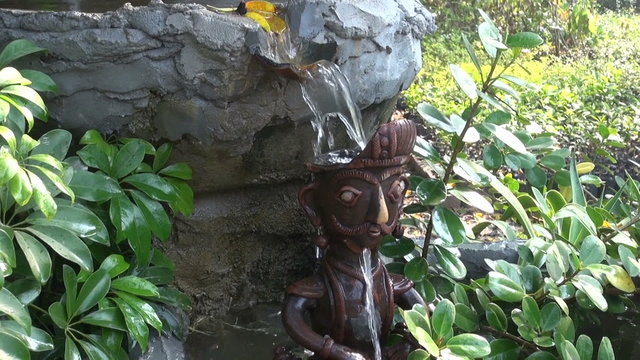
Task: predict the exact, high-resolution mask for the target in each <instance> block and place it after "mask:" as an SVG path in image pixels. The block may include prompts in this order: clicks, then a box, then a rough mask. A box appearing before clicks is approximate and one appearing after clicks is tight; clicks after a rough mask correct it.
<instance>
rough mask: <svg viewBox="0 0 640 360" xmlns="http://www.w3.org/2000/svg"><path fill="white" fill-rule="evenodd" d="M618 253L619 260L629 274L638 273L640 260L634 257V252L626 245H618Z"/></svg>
mask: <svg viewBox="0 0 640 360" xmlns="http://www.w3.org/2000/svg"><path fill="white" fill-rule="evenodd" d="M618 254H619V255H620V260H621V261H622V264H623V265H624V268H625V269H627V272H628V273H629V275H631V276H634V277H635V276H638V275H640V262H639V261H638V259H636V256H635V254H634V253H633V252H632V251H631V250H629V248H628V247H626V246H618Z"/></svg>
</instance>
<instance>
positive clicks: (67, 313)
mask: <svg viewBox="0 0 640 360" xmlns="http://www.w3.org/2000/svg"><path fill="white" fill-rule="evenodd" d="M41 52H44V49H42V48H39V47H37V46H35V45H34V44H33V43H31V42H29V41H26V40H16V41H13V42H11V43H10V44H8V45H7V46H6V47H5V48H4V50H3V51H2V52H1V53H0V67H3V68H2V70H0V274H1V275H2V276H0V354H2V358H3V359H20V360H24V359H30V358H31V357H32V355H34V354H37V356H34V357H37V358H47V359H56V358H64V359H80V358H89V359H127V358H128V356H127V353H128V351H129V350H130V349H132V348H133V347H134V346H135V345H136V344H139V346H140V347H141V348H142V349H143V350H145V349H146V348H147V344H148V338H149V334H150V328H154V329H155V330H156V331H158V332H173V333H174V334H176V335H177V336H180V337H184V336H185V335H186V329H183V328H182V327H181V326H182V325H181V323H180V321H178V319H176V318H175V316H174V315H173V313H172V312H171V311H169V309H168V308H166V307H165V306H164V305H169V306H175V307H180V308H182V309H184V310H186V311H188V310H189V308H190V302H189V299H188V297H187V296H185V295H184V294H183V293H181V292H180V291H178V290H176V289H174V288H172V287H170V286H169V284H170V283H171V282H172V281H173V272H174V268H175V266H174V264H173V263H172V262H171V260H170V259H168V258H167V257H166V256H165V255H164V254H163V253H162V252H161V251H160V250H158V249H157V248H154V247H153V246H152V239H153V238H157V239H159V240H160V241H165V240H167V239H168V238H169V235H170V232H171V222H170V218H169V215H168V211H167V210H168V209H171V210H172V211H173V213H181V214H184V215H188V214H189V213H190V212H191V211H192V206H193V193H192V191H191V188H190V187H189V186H188V185H187V183H186V180H189V179H190V178H191V169H190V168H189V166H187V165H186V164H184V163H177V164H171V165H167V160H168V158H169V156H170V152H171V146H170V145H168V144H165V145H162V146H160V147H159V148H157V149H156V148H155V147H154V146H152V145H151V144H150V143H148V142H147V141H144V140H141V139H114V140H111V141H106V140H105V139H104V138H103V137H102V136H101V135H100V134H99V133H97V132H96V131H89V132H87V133H86V134H85V135H84V136H83V137H82V139H81V141H80V142H81V144H84V145H85V146H84V147H83V148H82V149H81V150H80V151H78V153H77V156H71V157H67V152H68V150H69V147H70V145H71V142H72V136H71V134H70V133H69V132H68V131H66V130H62V129H56V130H52V131H49V132H47V133H45V134H44V135H42V136H41V137H40V138H39V139H37V140H36V139H33V138H32V137H31V136H30V135H29V132H30V131H31V129H32V127H33V125H34V119H41V120H43V121H46V119H47V108H46V106H45V104H44V102H43V100H42V98H41V97H40V95H39V94H38V92H37V91H36V90H38V91H56V87H55V83H54V82H53V81H52V80H51V78H49V77H48V76H47V75H45V74H43V73H41V72H38V71H30V70H17V69H15V68H13V67H7V66H6V65H8V64H9V63H10V62H12V61H14V60H16V59H19V58H21V57H23V56H26V55H30V54H34V53H41Z"/></svg>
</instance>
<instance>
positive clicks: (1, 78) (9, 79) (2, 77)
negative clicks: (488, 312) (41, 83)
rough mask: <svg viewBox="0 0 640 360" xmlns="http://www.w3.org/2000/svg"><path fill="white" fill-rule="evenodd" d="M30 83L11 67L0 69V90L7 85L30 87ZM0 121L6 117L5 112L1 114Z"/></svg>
mask: <svg viewBox="0 0 640 360" xmlns="http://www.w3.org/2000/svg"><path fill="white" fill-rule="evenodd" d="M30 84H31V81H30V80H29V79H26V78H25V77H23V75H22V73H20V71H18V70H17V69H16V68H13V67H5V68H2V67H0V88H3V87H5V86H9V85H30ZM3 113H4V114H5V115H4V116H2V120H4V117H5V116H6V113H7V111H4V112H3Z"/></svg>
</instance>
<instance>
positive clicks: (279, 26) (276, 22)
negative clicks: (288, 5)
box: [264, 15, 287, 34]
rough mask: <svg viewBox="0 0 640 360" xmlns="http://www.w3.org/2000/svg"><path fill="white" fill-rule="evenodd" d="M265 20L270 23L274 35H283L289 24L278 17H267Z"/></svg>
mask: <svg viewBox="0 0 640 360" xmlns="http://www.w3.org/2000/svg"><path fill="white" fill-rule="evenodd" d="M264 18H265V19H266V20H267V22H268V23H269V27H270V28H271V31H273V32H274V33H278V34H281V33H282V32H283V31H284V29H286V28H287V23H285V22H284V20H282V18H280V17H278V16H276V15H271V16H265V17H264Z"/></svg>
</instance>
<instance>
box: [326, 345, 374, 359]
mask: <svg viewBox="0 0 640 360" xmlns="http://www.w3.org/2000/svg"><path fill="white" fill-rule="evenodd" d="M329 358H330V359H332V360H333V359H335V360H371V359H369V358H368V357H367V356H365V355H363V354H362V353H359V352H357V351H354V350H352V349H350V348H348V347H346V346H342V345H337V346H333V348H332V349H331V356H330V357H329Z"/></svg>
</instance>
